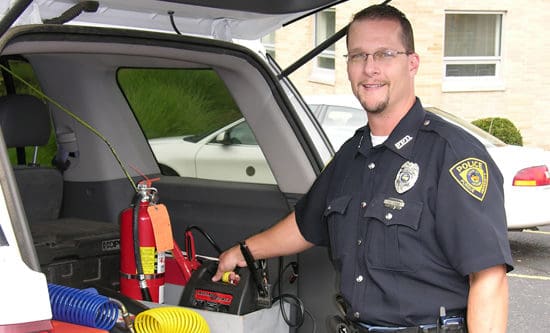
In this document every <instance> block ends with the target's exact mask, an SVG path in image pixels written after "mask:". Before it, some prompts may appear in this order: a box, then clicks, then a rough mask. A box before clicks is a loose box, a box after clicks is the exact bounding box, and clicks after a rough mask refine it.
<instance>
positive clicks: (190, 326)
mask: <svg viewBox="0 0 550 333" xmlns="http://www.w3.org/2000/svg"><path fill="white" fill-rule="evenodd" d="M134 329H135V332H136V333H210V328H209V327H208V324H207V323H206V320H205V319H204V318H203V317H202V316H201V315H200V314H199V313H198V312H196V311H193V310H190V309H185V308H181V307H176V306H166V307H159V308H153V309H149V310H145V311H143V312H141V313H139V314H138V315H137V316H136V318H135V320H134Z"/></svg>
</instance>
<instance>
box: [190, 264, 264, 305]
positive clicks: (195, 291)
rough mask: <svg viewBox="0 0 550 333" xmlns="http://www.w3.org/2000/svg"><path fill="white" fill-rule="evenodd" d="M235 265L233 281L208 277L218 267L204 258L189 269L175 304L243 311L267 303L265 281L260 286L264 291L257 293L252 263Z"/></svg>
mask: <svg viewBox="0 0 550 333" xmlns="http://www.w3.org/2000/svg"><path fill="white" fill-rule="evenodd" d="M248 267H249V268H250V269H242V268H241V269H239V271H238V274H239V277H240V280H239V282H238V283H237V284H231V283H227V282H222V281H217V282H213V281H212V276H214V274H215V273H216V270H217V268H218V262H217V261H210V260H209V261H205V262H203V263H202V265H201V266H200V267H199V269H198V270H196V271H195V272H193V274H192V275H191V278H190V279H189V282H188V283H187V285H185V288H184V290H183V294H182V296H181V299H180V302H179V305H180V306H186V307H192V308H197V309H203V310H208V311H215V312H224V313H229V314H235V315H244V314H247V313H250V312H254V311H256V310H259V309H261V308H269V307H271V292H270V288H269V286H268V285H264V286H262V288H264V287H265V290H267V294H266V295H264V296H260V293H259V292H258V289H259V287H258V285H257V284H256V283H255V281H254V280H255V279H254V278H253V276H254V275H253V272H252V271H253V270H255V269H256V266H250V265H249V266H248Z"/></svg>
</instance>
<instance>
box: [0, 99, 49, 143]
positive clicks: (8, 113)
mask: <svg viewBox="0 0 550 333" xmlns="http://www.w3.org/2000/svg"><path fill="white" fill-rule="evenodd" d="M0 125H1V126H2V132H3V133H4V140H5V141H6V146H8V148H13V147H28V146H44V145H46V144H47V143H48V139H49V137H50V131H51V127H50V116H49V113H48V108H47V106H46V104H44V103H43V102H42V101H41V100H40V99H38V98H36V97H34V96H31V95H8V96H3V97H0Z"/></svg>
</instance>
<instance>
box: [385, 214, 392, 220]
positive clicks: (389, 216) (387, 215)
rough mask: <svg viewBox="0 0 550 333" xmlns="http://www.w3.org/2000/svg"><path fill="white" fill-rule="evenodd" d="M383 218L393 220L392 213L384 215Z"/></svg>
mask: <svg viewBox="0 0 550 333" xmlns="http://www.w3.org/2000/svg"><path fill="white" fill-rule="evenodd" d="M385 218H386V220H391V219H392V218H393V215H392V213H386V216H385Z"/></svg>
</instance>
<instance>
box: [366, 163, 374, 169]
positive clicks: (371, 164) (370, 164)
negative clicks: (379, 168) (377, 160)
mask: <svg viewBox="0 0 550 333" xmlns="http://www.w3.org/2000/svg"><path fill="white" fill-rule="evenodd" d="M367 167H368V168H369V169H371V170H372V169H374V168H375V167H376V164H374V163H373V162H371V163H369V165H367Z"/></svg>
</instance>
